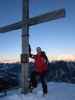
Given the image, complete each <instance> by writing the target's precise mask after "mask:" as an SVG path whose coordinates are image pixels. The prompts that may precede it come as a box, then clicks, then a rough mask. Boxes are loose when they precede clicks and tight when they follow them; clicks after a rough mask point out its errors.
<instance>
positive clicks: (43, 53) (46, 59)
mask: <svg viewBox="0 0 75 100" xmlns="http://www.w3.org/2000/svg"><path fill="white" fill-rule="evenodd" d="M42 55H43V57H44V58H45V63H46V64H48V63H49V61H48V58H47V56H46V53H45V52H44V51H43V52H42Z"/></svg>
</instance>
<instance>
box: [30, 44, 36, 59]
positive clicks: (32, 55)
mask: <svg viewBox="0 0 75 100" xmlns="http://www.w3.org/2000/svg"><path fill="white" fill-rule="evenodd" d="M29 57H31V58H33V59H34V58H35V55H34V54H32V53H31V47H30V45H29Z"/></svg>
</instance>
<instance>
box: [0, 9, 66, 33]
mask: <svg viewBox="0 0 75 100" xmlns="http://www.w3.org/2000/svg"><path fill="white" fill-rule="evenodd" d="M63 17H65V9H59V10H55V11H53V12H49V13H46V14H43V15H40V16H36V17H32V18H30V19H28V20H26V19H25V20H24V21H19V22H16V23H14V24H10V25H7V26H4V27H0V33H5V32H9V31H13V30H17V29H21V28H22V27H24V26H25V25H26V24H28V25H29V26H32V25H37V24H40V23H43V22H48V21H51V20H55V19H59V18H63Z"/></svg>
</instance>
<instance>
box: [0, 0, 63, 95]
mask: <svg viewBox="0 0 75 100" xmlns="http://www.w3.org/2000/svg"><path fill="white" fill-rule="evenodd" d="M22 11H23V16H22V21H19V22H16V23H13V24H11V25H7V26H4V27H0V33H5V32H9V31H13V30H17V29H22V55H21V58H22V62H21V65H22V70H21V88H22V90H23V92H26V93H27V92H28V72H29V71H28V70H29V59H28V58H29V26H32V25H37V24H40V23H43V22H47V21H51V20H55V19H58V18H62V17H65V9H59V10H56V11H53V12H49V13H45V14H43V15H39V16H35V17H32V18H29V0H23V10H22Z"/></svg>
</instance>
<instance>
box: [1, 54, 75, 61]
mask: <svg viewBox="0 0 75 100" xmlns="http://www.w3.org/2000/svg"><path fill="white" fill-rule="evenodd" d="M47 57H48V60H49V62H52V61H75V55H51V56H49V55H47ZM18 58H19V59H18ZM17 62H18V63H20V57H19V56H17V59H16V58H13V59H12V58H10V57H9V58H7V59H6V57H0V63H17ZM29 62H34V60H33V59H31V58H29Z"/></svg>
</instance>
